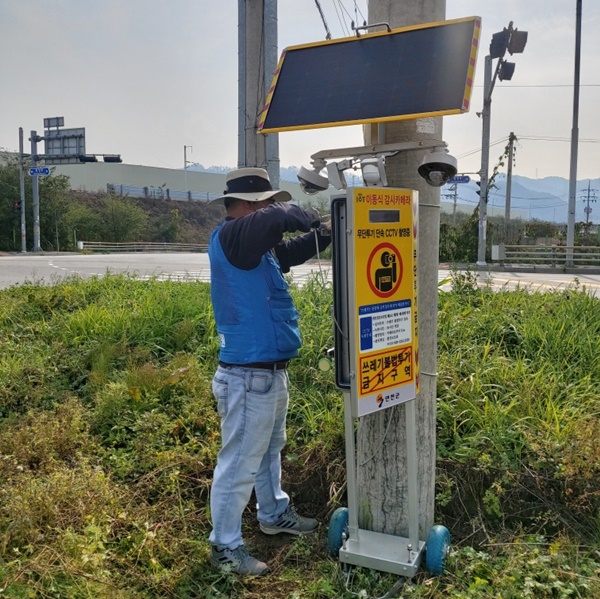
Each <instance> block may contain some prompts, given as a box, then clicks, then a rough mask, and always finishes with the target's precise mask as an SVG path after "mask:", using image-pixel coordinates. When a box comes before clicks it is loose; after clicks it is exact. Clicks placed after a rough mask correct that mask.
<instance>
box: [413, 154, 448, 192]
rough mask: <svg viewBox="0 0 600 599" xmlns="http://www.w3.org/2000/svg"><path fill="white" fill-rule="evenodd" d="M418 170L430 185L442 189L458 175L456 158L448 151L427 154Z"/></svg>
mask: <svg viewBox="0 0 600 599" xmlns="http://www.w3.org/2000/svg"><path fill="white" fill-rule="evenodd" d="M418 170H419V175H421V177H423V179H425V181H427V183H428V184H429V185H431V186H432V187H441V186H442V185H444V184H445V183H447V182H448V179H451V178H452V177H454V175H456V172H457V169H456V158H454V156H452V155H450V154H448V150H439V149H438V150H434V151H433V152H429V153H428V154H425V157H424V158H423V160H422V162H421V166H419V169H418Z"/></svg>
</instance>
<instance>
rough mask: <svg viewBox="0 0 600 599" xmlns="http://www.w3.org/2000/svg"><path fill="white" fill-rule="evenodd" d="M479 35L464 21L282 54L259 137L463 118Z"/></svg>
mask: <svg viewBox="0 0 600 599" xmlns="http://www.w3.org/2000/svg"><path fill="white" fill-rule="evenodd" d="M480 30H481V18H480V17H468V18H463V19H455V20H451V21H439V22H435V23H425V24H420V25H416V26H413V27H404V28H401V29H393V30H392V31H389V32H377V33H371V34H367V35H363V36H360V37H349V38H341V39H338V40H328V41H324V42H317V43H313V44H304V45H301V46H291V47H289V48H286V49H285V50H284V51H283V52H282V55H281V58H280V60H279V64H278V65H277V69H276V71H275V75H274V77H273V82H272V85H271V88H270V90H269V94H268V95H267V100H266V104H265V108H264V110H263V112H262V114H261V116H260V119H259V124H258V130H259V131H260V132H261V133H274V132H277V131H293V130H299V129H315V128H319V127H335V126H341V125H354V124H362V123H375V122H386V121H396V120H402V119H409V118H421V117H425V116H441V115H444V114H459V113H462V112H466V111H468V109H469V101H470V97H471V88H472V85H473V78H474V71H475V62H476V58H477V47H478V42H479V33H480Z"/></svg>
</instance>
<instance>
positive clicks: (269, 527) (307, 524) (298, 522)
mask: <svg viewBox="0 0 600 599" xmlns="http://www.w3.org/2000/svg"><path fill="white" fill-rule="evenodd" d="M318 524H319V523H318V522H317V521H316V520H315V519H314V518H304V517H303V516H299V515H298V513H297V512H296V509H295V508H294V507H293V506H291V505H288V506H287V508H286V510H285V512H283V514H281V516H279V520H277V522H275V524H264V523H263V522H261V523H260V529H261V530H262V531H263V532H264V533H265V534H266V535H278V534H279V533H281V532H286V533H288V534H290V535H301V534H307V533H310V532H313V531H314V530H315V528H317V526H318Z"/></svg>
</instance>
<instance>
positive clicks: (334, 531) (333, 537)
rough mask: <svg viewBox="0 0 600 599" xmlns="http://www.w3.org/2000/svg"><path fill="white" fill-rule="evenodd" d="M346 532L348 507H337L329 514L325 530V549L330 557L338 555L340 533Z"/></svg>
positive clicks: (340, 540) (340, 542) (340, 544)
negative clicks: (327, 527) (327, 528)
mask: <svg viewBox="0 0 600 599" xmlns="http://www.w3.org/2000/svg"><path fill="white" fill-rule="evenodd" d="M343 533H346V534H348V508H347V507H339V508H338V509H337V510H335V512H333V514H332V516H331V520H330V521H329V530H328V531H327V549H328V550H329V555H330V556H331V557H338V555H339V554H340V549H341V547H342V534H343Z"/></svg>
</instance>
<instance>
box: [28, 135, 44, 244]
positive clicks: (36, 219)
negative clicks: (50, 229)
mask: <svg viewBox="0 0 600 599" xmlns="http://www.w3.org/2000/svg"><path fill="white" fill-rule="evenodd" d="M38 139H39V138H38V134H37V131H32V132H31V137H30V138H29V141H31V166H33V167H35V166H36V165H37V142H38ZM31 188H32V196H33V251H34V252H41V251H42V247H41V245H40V187H39V177H38V176H37V175H33V177H31Z"/></svg>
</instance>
